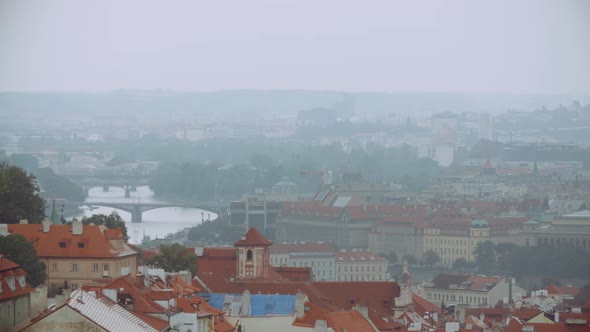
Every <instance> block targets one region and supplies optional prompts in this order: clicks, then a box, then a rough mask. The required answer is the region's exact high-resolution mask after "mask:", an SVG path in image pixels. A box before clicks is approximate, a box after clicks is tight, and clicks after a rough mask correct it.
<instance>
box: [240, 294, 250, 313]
mask: <svg viewBox="0 0 590 332" xmlns="http://www.w3.org/2000/svg"><path fill="white" fill-rule="evenodd" d="M251 298H252V296H251V295H250V291H249V290H247V289H246V290H245V291H244V293H243V294H242V315H241V316H242V317H248V316H250V300H251Z"/></svg>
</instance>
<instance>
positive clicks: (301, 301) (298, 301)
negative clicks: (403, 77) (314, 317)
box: [295, 290, 305, 318]
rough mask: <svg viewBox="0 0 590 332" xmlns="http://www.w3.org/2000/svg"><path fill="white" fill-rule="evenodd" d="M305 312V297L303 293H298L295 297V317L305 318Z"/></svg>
mask: <svg viewBox="0 0 590 332" xmlns="http://www.w3.org/2000/svg"><path fill="white" fill-rule="evenodd" d="M304 311H305V296H304V295H303V293H301V291H300V290H299V291H297V294H296V295H295V315H296V316H297V318H301V317H303V313H304Z"/></svg>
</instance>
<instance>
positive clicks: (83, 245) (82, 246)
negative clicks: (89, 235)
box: [78, 242, 86, 248]
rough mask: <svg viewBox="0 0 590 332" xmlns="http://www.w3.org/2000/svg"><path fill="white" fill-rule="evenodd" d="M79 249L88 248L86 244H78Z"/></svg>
mask: <svg viewBox="0 0 590 332" xmlns="http://www.w3.org/2000/svg"><path fill="white" fill-rule="evenodd" d="M78 248H86V243H85V242H78Z"/></svg>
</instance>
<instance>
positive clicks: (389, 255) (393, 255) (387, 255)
mask: <svg viewBox="0 0 590 332" xmlns="http://www.w3.org/2000/svg"><path fill="white" fill-rule="evenodd" d="M379 256H381V257H383V258H385V259H387V261H388V262H389V263H390V264H395V263H397V254H396V253H395V251H390V252H388V253H385V252H384V253H380V254H379Z"/></svg>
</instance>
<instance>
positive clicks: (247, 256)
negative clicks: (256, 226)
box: [246, 249, 252, 261]
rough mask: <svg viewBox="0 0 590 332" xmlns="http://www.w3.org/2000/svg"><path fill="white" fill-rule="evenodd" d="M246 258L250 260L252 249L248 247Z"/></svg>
mask: <svg viewBox="0 0 590 332" xmlns="http://www.w3.org/2000/svg"><path fill="white" fill-rule="evenodd" d="M246 260H247V261H251V260H252V250H250V249H248V251H247V252H246Z"/></svg>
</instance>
